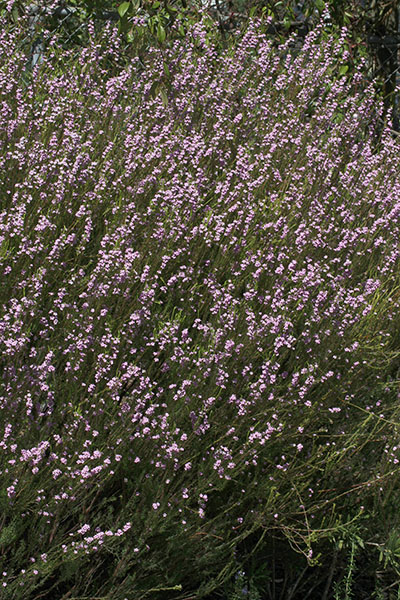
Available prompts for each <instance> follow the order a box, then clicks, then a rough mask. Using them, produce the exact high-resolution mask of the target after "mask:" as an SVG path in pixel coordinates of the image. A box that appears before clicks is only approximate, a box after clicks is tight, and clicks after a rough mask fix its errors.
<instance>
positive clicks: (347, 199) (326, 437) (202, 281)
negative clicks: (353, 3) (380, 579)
mask: <svg viewBox="0 0 400 600" xmlns="http://www.w3.org/2000/svg"><path fill="white" fill-rule="evenodd" d="M18 36H21V32H18V31H14V32H11V31H10V30H7V29H6V28H3V29H2V33H1V37H2V39H1V46H0V47H1V50H0V52H1V53H2V54H1V61H0V65H1V70H0V74H1V75H0V77H1V79H0V81H1V83H0V107H1V108H0V110H1V117H2V118H1V121H0V141H1V147H2V152H1V154H0V167H1V173H2V177H1V182H0V185H1V212H0V244H1V245H0V273H1V278H0V293H1V305H0V306H1V313H0V364H1V373H2V377H1V381H0V410H1V413H0V414H1V430H0V435H1V441H0V446H1V454H0V456H1V464H0V469H1V476H2V481H3V487H2V491H1V496H0V503H1V515H2V517H1V518H2V530H1V533H0V547H1V560H2V561H3V565H2V570H3V579H2V583H1V584H2V586H3V595H2V597H4V598H21V597H24V598H25V599H27V600H28V599H30V598H32V599H33V598H39V597H41V598H49V599H50V598H68V597H70V596H71V597H74V596H85V597H88V596H89V595H92V596H95V597H104V598H106V597H107V598H113V600H118V599H123V598H129V599H130V598H135V599H137V598H144V597H145V596H146V597H147V593H148V592H149V591H151V592H152V594H153V595H154V597H160V598H166V597H170V598H178V597H179V598H183V597H188V596H191V597H202V596H206V595H207V594H209V593H211V592H212V591H213V590H218V589H219V590H220V589H222V587H223V586H224V584H225V583H227V582H229V581H231V580H233V578H234V575H235V573H237V571H238V569H239V568H240V567H241V565H244V564H245V563H246V565H247V564H250V563H249V560H250V558H249V557H251V556H252V555H253V554H254V550H255V549H257V548H260V547H263V548H264V552H266V556H267V560H269V558H270V557H271V556H272V554H271V552H272V550H271V548H272V546H271V540H272V538H275V537H276V538H279V539H280V543H281V544H284V545H283V548H284V549H283V550H282V553H281V554H280V555H279V554H278V555H274V560H275V558H276V560H277V561H278V562H279V561H281V563H282V564H283V565H284V561H285V560H287V556H288V552H291V550H290V547H291V548H293V549H296V551H297V552H298V553H299V557H298V558H297V559H296V560H298V561H299V562H298V564H299V565H300V566H301V568H302V569H303V567H304V565H303V564H302V563H301V560H300V559H302V560H304V561H308V563H309V565H311V566H312V565H316V564H318V562H319V564H322V565H323V564H325V563H324V561H328V562H329V561H330V559H331V556H332V553H333V551H334V548H335V544H337V542H339V541H340V543H341V544H342V545H343V544H344V547H346V543H347V540H348V539H349V537H350V536H351V535H353V533H352V532H354V531H355V529H354V527H356V529H357V531H358V534H360V532H363V535H364V538H365V539H371V540H372V539H374V543H375V544H376V545H377V546H379V547H381V546H382V544H384V543H385V535H387V531H388V530H390V529H391V528H393V527H396V526H397V525H398V512H397V511H396V509H395V506H394V507H392V508H390V510H389V504H390V500H389V499H388V498H386V496H385V489H390V492H391V497H393V492H396V491H397V490H398V467H397V465H398V454H399V452H398V447H399V439H398V428H397V425H396V418H397V393H398V391H397V381H396V377H397V375H396V370H397V364H396V357H397V355H398V345H399V344H398V341H399V340H398V330H399V328H398V309H399V291H398V290H399V283H400V282H399V264H398V258H399V245H398V240H399V236H400V227H399V213H400V202H399V200H398V198H399V190H400V178H399V168H398V164H397V156H398V148H397V144H396V142H394V141H393V140H392V139H391V138H390V136H389V134H388V133H387V132H386V131H384V133H383V137H382V141H381V143H380V144H378V143H377V140H376V138H375V137H374V131H375V130H374V127H375V124H376V120H377V118H378V117H379V110H380V107H379V106H378V107H377V106H376V103H375V102H374V100H373V91H372V90H370V89H364V90H363V91H362V93H356V91H355V87H356V86H357V85H358V87H359V88H360V82H361V79H362V77H361V73H358V74H356V75H355V77H354V80H353V81H351V82H350V83H347V82H346V80H345V79H344V78H341V77H340V76H339V75H338V74H337V73H338V65H339V64H340V60H341V56H342V55H341V52H342V46H341V43H342V41H341V40H340V39H339V40H338V41H336V42H335V41H333V40H330V41H321V40H320V30H319V29H318V28H317V29H316V30H315V31H314V32H312V33H311V34H309V36H308V37H307V39H306V42H305V44H304V46H303V48H302V50H301V51H300V52H299V53H297V54H294V53H293V52H292V51H291V45H290V42H288V43H287V44H286V46H284V47H281V48H279V49H276V48H273V47H272V43H271V42H269V41H268V39H267V37H266V36H265V35H264V34H263V33H262V29H261V25H260V23H259V21H257V20H254V21H252V23H251V25H250V26H249V28H248V29H247V30H246V31H245V32H244V34H243V35H242V36H241V38H240V39H239V40H238V42H237V44H236V45H235V46H232V47H231V48H229V49H228V50H225V51H223V52H222V53H217V52H216V50H215V48H214V46H213V44H212V42H211V41H210V38H209V36H207V35H206V30H205V28H204V27H203V26H202V24H201V23H198V24H195V25H194V26H193V27H192V29H191V31H190V33H189V34H188V37H187V38H186V41H185V42H181V41H177V42H175V43H174V45H173V47H171V48H164V49H161V48H160V49H153V50H151V51H150V52H149V55H148V56H147V58H146V64H145V69H144V70H139V69H138V68H137V63H136V62H135V60H132V64H130V65H129V66H128V67H126V68H124V69H121V68H118V56H119V54H118V53H119V42H118V38H117V36H116V34H115V33H114V32H113V31H112V30H111V29H109V30H108V31H107V32H106V35H105V36H104V37H103V38H101V39H100V38H99V40H97V41H94V42H93V45H92V46H91V47H90V48H87V49H82V51H81V52H80V54H79V56H78V57H76V55H74V54H73V52H71V53H69V54H68V53H67V52H65V53H64V54H62V56H59V55H58V54H57V52H56V50H55V48H54V47H53V49H52V48H50V49H49V51H48V54H47V57H46V60H45V61H44V63H43V64H41V65H39V66H37V67H36V68H35V70H34V72H33V74H32V77H31V78H27V77H24V76H23V72H24V68H25V62H26V58H25V56H24V55H23V53H22V52H21V51H20V50H18V40H19V37H18ZM110 65H114V66H115V65H117V66H116V67H115V68H114V70H113V71H112V74H110V70H109V69H110ZM382 481H383V482H385V486H387V488H382ZM380 503H382V504H384V505H385V506H386V510H387V513H386V514H387V520H386V522H385V523H383V522H382V521H381V520H380V519H378V520H376V519H375V520H374V522H373V525H369V524H368V523H369V521H368V520H367V519H366V517H368V516H374V515H375V513H374V511H377V510H379V506H380ZM354 535H355V534H354ZM376 535H378V539H377V538H376ZM374 536H375V537H374ZM285 540H286V542H285ZM353 542H354V540H353ZM262 544H264V546H262ZM285 544H286V545H285ZM260 545H261V546H260ZM274 552H275V550H274ZM268 557H269V558H268ZM246 561H247V562H246ZM293 564H295V559H293ZM300 566H299V569H300ZM268 568H269V567H268ZM282 568H283V567H282ZM266 572H267V571H266ZM273 576H274V574H272V575H271V577H273ZM263 577H264V578H266V579H265V585H267V584H268V576H267V575H265V574H264V575H263ZM298 578H299V574H298V572H296V577H295V579H297V580H298V581H300V580H299V579H298ZM274 585H275V584H274ZM157 593H158V596H157ZM193 594H196V596H193Z"/></svg>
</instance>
